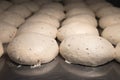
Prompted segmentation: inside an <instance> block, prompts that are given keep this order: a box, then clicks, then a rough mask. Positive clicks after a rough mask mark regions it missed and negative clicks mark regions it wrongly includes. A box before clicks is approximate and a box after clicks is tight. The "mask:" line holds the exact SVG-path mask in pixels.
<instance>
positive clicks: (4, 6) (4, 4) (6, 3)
mask: <svg viewBox="0 0 120 80" xmlns="http://www.w3.org/2000/svg"><path fill="white" fill-rule="evenodd" d="M10 6H12V3H11V2H9V1H5V0H2V1H0V9H2V10H7V9H8V8H9V7H10Z"/></svg>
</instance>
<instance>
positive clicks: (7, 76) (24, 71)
mask: <svg viewBox="0 0 120 80" xmlns="http://www.w3.org/2000/svg"><path fill="white" fill-rule="evenodd" d="M0 80H120V64H119V63H117V62H116V61H112V62H109V63H107V64H105V65H102V66H99V67H86V66H82V65H74V64H68V63H65V61H64V59H62V58H61V57H60V56H58V57H56V58H55V60H53V61H52V62H50V63H48V64H43V65H42V66H41V67H39V68H34V69H31V68H30V66H20V65H17V64H15V63H13V62H12V61H10V60H9V59H8V58H7V57H3V58H1V59H0Z"/></svg>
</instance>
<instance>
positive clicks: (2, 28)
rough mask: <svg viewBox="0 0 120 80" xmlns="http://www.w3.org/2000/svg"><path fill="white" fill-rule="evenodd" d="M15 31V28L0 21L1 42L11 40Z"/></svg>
mask: <svg viewBox="0 0 120 80" xmlns="http://www.w3.org/2000/svg"><path fill="white" fill-rule="evenodd" d="M16 32H17V29H16V28H15V27H13V26H12V25H10V24H8V23H5V22H1V23H0V41H1V42H2V43H9V42H10V41H12V40H13V38H14V37H15V35H16Z"/></svg>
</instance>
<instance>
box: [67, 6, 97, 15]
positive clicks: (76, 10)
mask: <svg viewBox="0 0 120 80" xmlns="http://www.w3.org/2000/svg"><path fill="white" fill-rule="evenodd" d="M79 14H81V15H82V14H89V15H91V16H93V17H95V14H94V12H93V11H92V10H90V9H89V8H74V9H71V10H69V11H68V12H67V14H66V16H67V17H71V16H75V15H79Z"/></svg>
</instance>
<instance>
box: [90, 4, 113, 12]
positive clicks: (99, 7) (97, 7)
mask: <svg viewBox="0 0 120 80" xmlns="http://www.w3.org/2000/svg"><path fill="white" fill-rule="evenodd" d="M109 6H112V5H111V4H110V3H107V2H100V3H97V4H94V5H90V6H89V7H90V8H91V9H92V10H93V11H94V12H97V11H98V10H99V9H102V8H104V7H109Z"/></svg>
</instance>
